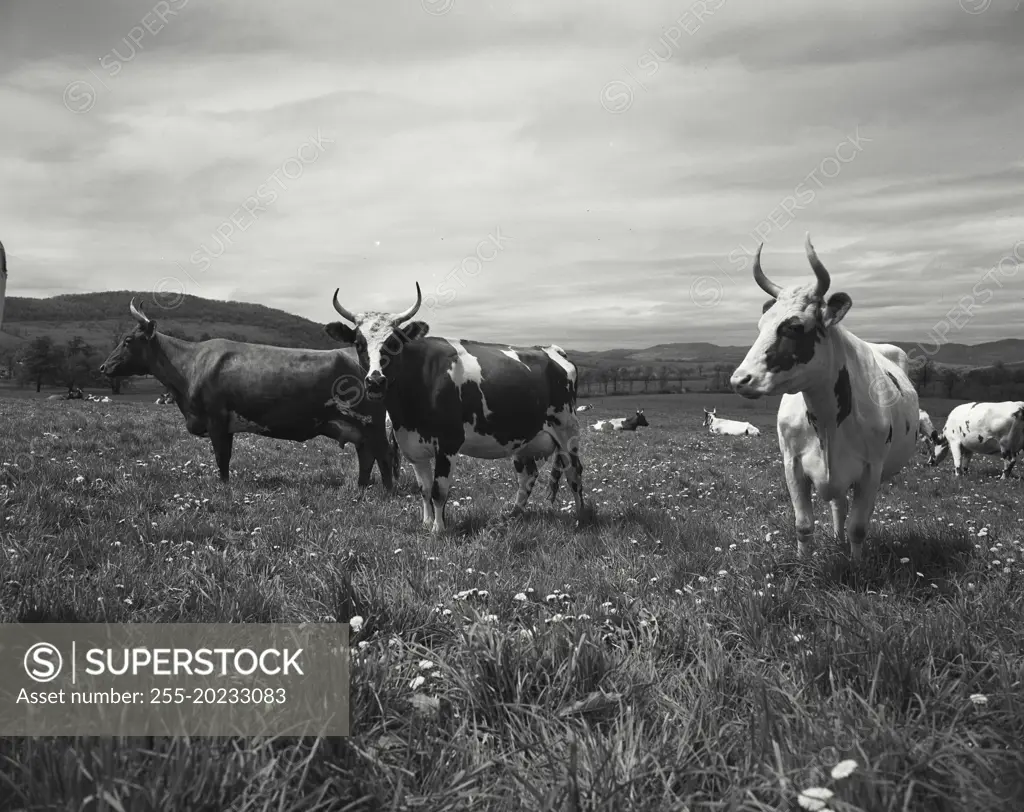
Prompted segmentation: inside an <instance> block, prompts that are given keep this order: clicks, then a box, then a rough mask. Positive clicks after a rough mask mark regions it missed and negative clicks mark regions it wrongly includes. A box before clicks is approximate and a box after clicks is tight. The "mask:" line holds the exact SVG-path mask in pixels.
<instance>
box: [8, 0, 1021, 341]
mask: <svg viewBox="0 0 1024 812" xmlns="http://www.w3.org/2000/svg"><path fill="white" fill-rule="evenodd" d="M1022 36H1024V10H1022V9H1020V8H1019V4H1018V0H959V2H958V0H901V2H900V3H898V4H896V3H891V2H889V0H877V1H876V0H872V1H871V2H867V0H864V1H862V2H857V0H847V2H844V3H823V2H820V0H774V1H773V2H771V3H767V2H764V0H698V2H689V0H683V1H682V2H665V0H635V1H634V2H630V3H625V2H622V1H621V0H587V2H583V0H402V1H401V2H398V1H397V0H373V1H372V2H345V3H334V2H328V0H289V2H287V3H280V2H273V1H272V0H217V2H216V3H215V2H212V0H163V1H162V2H151V0H145V2H136V0H90V2H88V3H84V2H81V0H3V3H2V4H0V108H2V109H3V111H4V115H3V126H2V127H0V240H2V241H3V243H4V245H5V246H6V248H7V253H8V267H9V274H10V275H9V281H8V291H7V293H8V296H31V297H46V296H53V295H57V294H62V293H78V292H89V291H99V290H120V289H138V290H153V291H155V294H154V296H153V301H152V302H147V307H148V310H149V312H150V314H151V315H152V316H153V317H154V318H159V319H161V320H163V321H164V323H165V324H168V323H172V322H173V311H174V307H175V305H176V304H177V303H178V302H180V298H181V294H182V293H187V294H192V295H196V296H203V297H206V298H213V299H232V300H241V301H249V302H257V303H260V304H264V305H267V306H270V307H276V308H280V309H282V310H286V311H289V312H291V313H296V314H298V315H301V316H304V317H306V318H309V319H312V320H314V321H317V322H321V323H326V322H329V321H335V320H337V318H338V317H337V315H336V313H335V311H334V309H333V308H332V306H331V297H332V295H333V293H334V290H335V288H337V287H340V288H341V293H340V295H339V298H340V299H341V301H342V303H343V304H344V305H345V306H346V307H347V308H348V309H350V310H353V311H355V312H360V311H365V310H387V311H398V310H403V309H405V308H406V307H408V306H409V305H410V304H412V303H413V301H414V300H415V284H416V283H417V282H418V283H419V284H420V286H421V288H422V291H423V296H424V305H423V308H422V309H421V311H420V317H421V318H423V319H424V320H426V321H427V322H428V323H429V324H430V325H431V332H432V334H434V335H447V336H451V337H459V338H471V339H475V340H480V341H496V342H508V343H513V344H537V343H548V342H555V343H558V344H560V345H561V346H563V347H565V348H571V349H579V350H594V349H603V348H610V347H634V348H641V347H647V346H651V345H655V344H662V343H671V342H684V341H710V342H713V343H717V344H730V345H744V344H749V343H751V342H752V341H753V340H754V338H755V337H756V324H757V321H758V318H759V317H760V314H761V305H762V303H763V302H764V300H765V298H766V297H765V294H764V293H763V292H762V291H761V290H760V289H758V288H757V286H756V285H755V284H754V282H753V280H752V277H751V273H750V269H751V264H750V263H751V257H752V252H753V251H754V250H755V249H756V246H757V243H758V242H760V241H763V242H764V250H763V253H762V267H763V268H764V270H765V272H766V273H767V274H768V276H769V277H770V278H772V279H773V280H774V281H776V282H779V283H781V284H783V285H788V284H797V283H803V282H806V281H808V280H809V279H810V278H811V271H810V267H809V265H808V263H807V260H806V257H805V255H804V247H803V246H804V236H805V233H807V232H810V234H811V237H812V239H813V241H814V245H815V247H816V248H817V251H818V254H819V256H820V257H821V259H822V260H823V262H824V263H825V265H826V266H827V267H828V268H829V270H830V272H831V275H832V280H833V281H832V290H833V291H845V292H846V293H848V294H849V295H850V296H851V297H852V299H853V308H852V310H851V311H850V313H849V315H848V316H847V318H846V321H845V324H846V325H847V326H848V327H849V328H850V329H851V330H853V331H854V332H855V333H856V334H858V335H860V336H861V337H862V338H865V339H868V340H873V341H919V340H920V341H924V340H928V336H929V335H930V334H933V333H934V332H935V330H936V328H937V325H939V324H940V323H942V324H945V325H946V327H945V329H944V331H943V335H944V336H945V340H948V341H957V342H961V343H967V344H973V343H979V342H982V341H990V340H995V339H999V338H1004V337H1020V336H1021V335H1022V331H1021V324H1022V319H1021V315H1022V313H1024V273H1021V272H1018V271H1019V270H1020V268H1021V266H1022V265H1024V212H1021V210H1020V201H1021V190H1022V188H1024V137H1022V127H1024V94H1022V93H1021V92H1020V89H1019V88H1020V78H1021V76H1024V49H1022V48H1021V47H1020V41H1021V38H1022ZM1015 204H1016V205H1015ZM127 304H128V303H127V302H126V303H125V307H126V310H127Z"/></svg>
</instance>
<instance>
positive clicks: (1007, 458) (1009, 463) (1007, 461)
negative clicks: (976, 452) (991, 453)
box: [999, 443, 1017, 479]
mask: <svg viewBox="0 0 1024 812" xmlns="http://www.w3.org/2000/svg"><path fill="white" fill-rule="evenodd" d="M999 456H1000V457H1002V458H1003V473H1002V474H1000V475H999V478H1000V479H1009V478H1010V471H1012V470H1013V466H1014V464H1015V463H1016V462H1017V460H1016V459H1015V457H1016V456H1017V455H1016V453H1014V452H1013V451H1011V450H1010V446H1009V444H1002V443H1001V444H1000V447H999Z"/></svg>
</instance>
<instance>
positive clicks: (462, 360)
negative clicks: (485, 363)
mask: <svg viewBox="0 0 1024 812" xmlns="http://www.w3.org/2000/svg"><path fill="white" fill-rule="evenodd" d="M445 341H447V342H448V343H449V344H450V345H451V346H452V348H453V349H454V350H455V352H456V353H457V356H456V358H455V362H454V363H453V364H452V367H451V369H449V370H448V377H450V378H451V379H452V381H454V382H455V386H456V387H457V388H458V390H459V397H462V387H463V386H465V385H466V384H467V383H475V384H476V386H477V389H479V390H480V403H481V404H482V406H483V410H484V417H490V416H491V414H492V412H491V410H490V409H489V408H488V407H487V398H486V397H484V389H483V382H484V372H483V370H482V369H481V368H480V362H479V361H478V360H477V358H476V356H475V355H473V354H472V353H471V352H469V350H467V349H466V348H465V347H463V346H462V342H461V341H459V340H458V339H457V338H446V339H445ZM469 428H470V427H468V426H467V431H468V430H469Z"/></svg>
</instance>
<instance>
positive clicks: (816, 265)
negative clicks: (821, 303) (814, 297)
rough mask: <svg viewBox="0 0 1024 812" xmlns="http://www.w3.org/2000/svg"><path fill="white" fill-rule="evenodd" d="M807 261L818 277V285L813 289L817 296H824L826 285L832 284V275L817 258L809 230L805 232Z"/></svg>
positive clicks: (826, 289)
mask: <svg viewBox="0 0 1024 812" xmlns="http://www.w3.org/2000/svg"><path fill="white" fill-rule="evenodd" d="M806 248H807V261H808V262H810V263H811V268H813V269H814V275H815V276H816V277H818V285H817V287H816V288H815V289H814V292H815V293H817V294H818V295H819V296H824V295H825V293H826V292H827V291H828V286H829V285H831V284H832V277H830V276H829V275H828V271H827V270H825V266H824V265H822V264H821V260H820V259H818V255H817V253H815V251H814V246H813V245H811V232H809V231H808V232H807V244H806Z"/></svg>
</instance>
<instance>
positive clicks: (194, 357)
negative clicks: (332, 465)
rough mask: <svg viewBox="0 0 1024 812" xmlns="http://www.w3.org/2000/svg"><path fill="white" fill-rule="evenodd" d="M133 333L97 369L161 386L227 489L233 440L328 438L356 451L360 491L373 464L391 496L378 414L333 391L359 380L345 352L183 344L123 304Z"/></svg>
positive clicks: (218, 342) (218, 341)
mask: <svg viewBox="0 0 1024 812" xmlns="http://www.w3.org/2000/svg"><path fill="white" fill-rule="evenodd" d="M130 310H131V314H132V316H133V317H134V318H135V320H136V321H137V322H138V326H137V327H136V328H135V329H134V330H133V331H132V332H130V333H129V334H128V335H127V336H125V337H124V338H123V339H122V340H121V343H120V344H118V345H117V347H115V348H114V351H113V352H111V354H110V357H109V358H107V360H106V361H104V362H103V364H102V365H101V366H100V372H102V373H103V374H104V375H108V376H110V377H121V376H127V375H152V376H153V377H155V378H156V379H157V380H158V381H160V383H162V384H163V385H164V386H166V387H167V389H168V390H169V391H170V393H171V395H172V396H173V398H174V402H175V403H176V404H177V406H178V408H179V409H180V410H181V413H182V414H183V415H184V416H185V426H186V428H187V429H188V431H189V433H190V434H193V435H195V436H197V437H209V438H210V442H211V443H212V444H213V453H214V456H215V457H216V459H217V467H218V468H219V469H220V478H221V481H222V482H223V483H224V484H225V485H226V484H227V482H228V467H229V463H230V462H231V446H232V441H233V439H234V435H235V434H258V435H260V436H261V437H273V438H274V439H277V440H291V441H294V442H305V441H307V440H312V439H313V438H314V437H330V438H331V439H333V440H336V441H337V442H338V443H339V444H340V445H341V447H342V448H344V447H345V443H352V444H353V445H355V447H356V453H357V455H358V458H359V478H358V484H359V487H360V488H365V487H367V486H368V485H369V484H370V472H371V471H372V469H373V463H374V461H376V462H377V467H378V468H379V469H380V475H381V482H382V485H383V487H384V489H385V490H387V491H389V492H391V491H393V490H394V482H393V480H392V470H393V469H392V459H391V452H390V448H389V445H388V442H387V437H386V433H385V427H384V408H383V406H382V405H380V404H376V403H372V402H369V401H367V402H365V403H359V404H356V405H354V406H352V407H350V406H349V405H348V404H346V403H344V402H342V401H341V399H340V398H339V397H338V392H339V391H340V390H343V389H344V388H345V386H347V385H351V382H353V381H357V380H359V379H360V378H361V377H362V374H363V372H362V369H360V367H359V363H358V361H357V360H356V359H355V358H353V355H352V354H349V353H346V352H344V351H342V350H304V349H291V348H288V347H270V346H266V345H263V344H246V343H242V342H239V341H229V340H227V339H222V338H215V339H211V340H209V341H198V342H196V341H184V340H182V339H179V338H172V337H171V336H168V335H164V334H163V333H158V332H157V331H156V322H155V321H152V320H151V319H149V318H148V317H147V316H146V315H145V313H143V312H142V311H141V310H139V309H137V308H136V307H135V300H134V299H133V300H132V302H131V305H130Z"/></svg>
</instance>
